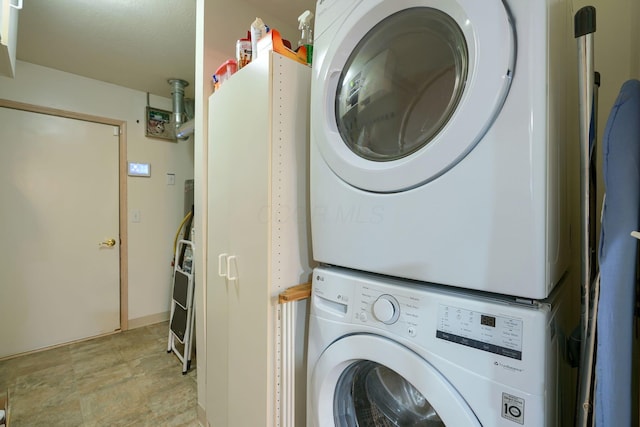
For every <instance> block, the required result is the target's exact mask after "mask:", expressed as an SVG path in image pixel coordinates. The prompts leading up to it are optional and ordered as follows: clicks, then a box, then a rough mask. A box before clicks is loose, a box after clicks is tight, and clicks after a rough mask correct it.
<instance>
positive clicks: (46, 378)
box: [0, 322, 200, 427]
mask: <svg viewBox="0 0 640 427" xmlns="http://www.w3.org/2000/svg"><path fill="white" fill-rule="evenodd" d="M168 331H169V329H168V323H167V322H163V323H159V324H156V325H151V326H145V327H142V328H138V329H133V330H130V331H126V332H122V333H118V334H114V335H109V336H106V337H101V338H96V339H92V340H89V341H84V342H80V343H74V344H69V345H66V346H63V347H59V348H55V349H51V350H46V351H42V352H39V353H33V354H29V355H26V356H20V357H16V358H13V359H8V360H5V361H0V392H2V391H4V390H7V389H8V390H9V401H10V420H9V421H10V427H39V426H47V427H55V426H61V427H62V426H63V427H71V426H83V427H84V426H91V427H93V426H153V427H156V426H194V427H197V426H199V425H200V424H199V423H198V421H197V410H196V408H197V397H196V393H197V387H196V372H195V364H196V363H195V357H194V359H193V361H192V368H191V370H190V371H189V372H188V373H187V374H186V375H182V366H181V363H180V361H179V360H178V358H177V357H176V356H175V355H173V354H167V351H166V349H167V336H168Z"/></svg>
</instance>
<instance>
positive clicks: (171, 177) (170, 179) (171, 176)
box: [167, 173, 176, 185]
mask: <svg viewBox="0 0 640 427" xmlns="http://www.w3.org/2000/svg"><path fill="white" fill-rule="evenodd" d="M167 185H176V174H175V173H168V174H167Z"/></svg>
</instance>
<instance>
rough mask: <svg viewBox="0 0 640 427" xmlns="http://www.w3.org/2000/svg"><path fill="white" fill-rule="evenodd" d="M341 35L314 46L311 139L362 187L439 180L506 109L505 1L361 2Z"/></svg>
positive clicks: (389, 188)
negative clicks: (315, 49)
mask: <svg viewBox="0 0 640 427" xmlns="http://www.w3.org/2000/svg"><path fill="white" fill-rule="evenodd" d="M334 28H335V30H336V31H335V32H334V31H331V28H330V29H329V30H328V31H326V32H325V33H324V34H323V35H322V36H321V37H319V38H318V40H316V43H317V45H319V47H320V49H319V51H320V52H321V53H320V55H319V57H318V58H316V59H317V61H316V63H314V67H315V71H314V76H313V78H314V81H313V90H312V116H311V117H312V135H313V136H312V138H313V141H314V143H316V144H317V146H318V149H319V150H320V152H321V154H322V157H323V158H324V159H325V161H326V162H327V164H328V165H329V167H330V168H331V169H332V170H333V171H334V173H336V174H337V175H338V176H339V177H340V178H342V179H343V180H344V181H346V182H347V183H349V184H351V185H353V186H355V187H358V188H360V189H363V190H369V191H374V192H398V191H403V190H406V189H410V188H413V187H416V186H419V185H421V184H424V183H426V182H429V181H430V180H433V179H435V178H437V177H438V176H439V175H441V174H443V173H445V172H446V171H447V170H448V169H450V168H451V167H453V166H454V165H455V164H456V163H457V162H458V161H460V160H461V159H462V158H463V157H464V156H465V155H466V154H467V153H468V152H469V151H470V150H471V149H472V148H473V147H474V146H475V144H476V143H478V141H479V140H480V139H481V138H482V136H483V135H484V134H485V133H486V131H487V129H488V128H489V127H490V126H491V124H492V122H493V121H494V119H495V117H496V115H497V114H498V112H499V111H500V109H501V107H502V105H503V103H504V99H505V97H506V94H507V91H508V88H509V85H510V81H511V75H512V73H513V67H514V61H515V41H514V35H513V28H512V25H511V23H510V20H509V16H508V14H507V11H506V10H505V7H504V5H503V2H502V1H500V0H490V1H477V0H455V1H452V0H404V1H394V2H389V1H378V2H364V3H363V2H360V3H358V4H357V5H356V7H354V8H353V9H352V10H351V11H350V12H349V13H348V14H346V16H345V18H344V21H343V22H340V23H338V24H336V26H335V27H334ZM325 52H326V53H325Z"/></svg>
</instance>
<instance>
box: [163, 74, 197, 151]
mask: <svg viewBox="0 0 640 427" xmlns="http://www.w3.org/2000/svg"><path fill="white" fill-rule="evenodd" d="M169 84H170V85H171V99H172V101H173V120H172V123H173V125H174V130H175V133H176V137H177V138H181V139H184V138H187V137H188V136H189V135H191V134H192V133H193V126H190V127H188V129H182V125H183V124H185V121H186V120H185V108H184V88H185V87H187V86H189V82H187V81H185V80H181V79H169Z"/></svg>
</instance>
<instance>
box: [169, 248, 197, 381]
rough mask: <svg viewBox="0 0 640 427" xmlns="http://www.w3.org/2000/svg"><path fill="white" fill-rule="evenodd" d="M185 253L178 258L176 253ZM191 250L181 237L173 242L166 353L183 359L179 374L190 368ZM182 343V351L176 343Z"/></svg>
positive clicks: (193, 323) (191, 321) (192, 287)
mask: <svg viewBox="0 0 640 427" xmlns="http://www.w3.org/2000/svg"><path fill="white" fill-rule="evenodd" d="M182 253H185V254H186V255H184V256H182V257H180V259H183V261H182V263H180V262H178V254H182ZM193 253H194V245H193V242H191V241H189V240H180V241H178V244H177V245H176V257H175V260H176V262H175V265H174V267H173V295H172V298H171V316H170V319H169V340H168V343H167V353H174V354H175V355H176V356H177V357H178V359H179V360H180V361H181V362H182V375H185V374H186V373H187V372H188V371H189V369H191V356H192V348H193V328H194V325H195V316H194V313H193V308H194V307H193V294H194V286H193V272H194V271H193ZM178 343H180V344H181V345H182V352H181V351H180V348H179V346H178Z"/></svg>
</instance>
